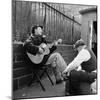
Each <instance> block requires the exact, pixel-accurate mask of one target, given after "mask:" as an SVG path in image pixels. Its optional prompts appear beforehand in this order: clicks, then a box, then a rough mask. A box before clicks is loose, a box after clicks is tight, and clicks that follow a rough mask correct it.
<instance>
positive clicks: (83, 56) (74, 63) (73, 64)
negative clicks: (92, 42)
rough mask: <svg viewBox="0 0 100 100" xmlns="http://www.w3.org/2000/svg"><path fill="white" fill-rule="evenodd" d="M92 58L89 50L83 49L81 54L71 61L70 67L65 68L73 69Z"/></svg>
mask: <svg viewBox="0 0 100 100" xmlns="http://www.w3.org/2000/svg"><path fill="white" fill-rule="evenodd" d="M90 58H91V55H90V53H89V51H88V50H86V49H83V50H81V51H80V52H79V54H78V55H77V56H76V57H75V58H74V60H73V61H72V62H71V63H69V65H68V67H67V68H66V69H65V71H66V72H69V71H71V70H73V69H76V68H78V67H79V66H80V65H81V63H82V62H85V61H88V60H89V59H90Z"/></svg>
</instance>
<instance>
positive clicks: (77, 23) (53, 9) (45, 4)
mask: <svg viewBox="0 0 100 100" xmlns="http://www.w3.org/2000/svg"><path fill="white" fill-rule="evenodd" d="M43 4H45V5H46V6H48V7H50V8H52V9H53V10H55V11H57V12H58V13H60V14H62V15H63V16H64V17H66V18H68V19H70V20H71V21H73V22H75V23H77V24H79V25H81V24H80V23H79V22H77V21H75V20H74V19H72V18H70V17H68V16H67V15H65V14H64V13H62V12H60V11H59V10H57V9H55V8H53V7H52V6H50V5H49V4H47V3H44V2H43Z"/></svg>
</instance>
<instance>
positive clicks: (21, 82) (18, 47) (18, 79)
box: [12, 44, 76, 91]
mask: <svg viewBox="0 0 100 100" xmlns="http://www.w3.org/2000/svg"><path fill="white" fill-rule="evenodd" d="M23 51H24V50H23V45H22V44H13V67H12V68H13V70H12V71H13V73H12V75H13V77H12V78H13V91H14V90H17V89H19V88H22V87H24V86H26V85H27V84H28V82H29V81H30V80H31V79H32V71H31V70H30V65H29V64H28V63H27V60H26V59H25V58H26V55H25V53H24V52H23ZM56 51H57V52H59V53H61V54H62V56H63V57H64V59H65V61H66V62H67V64H68V63H69V62H70V61H71V60H73V58H74V57H75V55H76V53H75V52H74V51H73V48H72V46H71V45H70V46H68V45H60V46H58V49H57V50H56Z"/></svg>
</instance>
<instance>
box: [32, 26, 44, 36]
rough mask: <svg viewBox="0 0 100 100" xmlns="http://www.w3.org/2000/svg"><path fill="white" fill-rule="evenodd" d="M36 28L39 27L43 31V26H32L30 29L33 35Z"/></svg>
mask: <svg viewBox="0 0 100 100" xmlns="http://www.w3.org/2000/svg"><path fill="white" fill-rule="evenodd" d="M38 27H41V29H43V26H41V25H34V26H32V28H31V33H32V34H33V35H34V33H35V29H37V28H38Z"/></svg>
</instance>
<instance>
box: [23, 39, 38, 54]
mask: <svg viewBox="0 0 100 100" xmlns="http://www.w3.org/2000/svg"><path fill="white" fill-rule="evenodd" d="M24 48H25V51H27V52H29V53H31V54H33V55H36V54H37V53H38V52H39V47H37V46H35V45H34V44H33V43H32V42H31V41H28V42H26V43H25V45H24Z"/></svg>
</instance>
